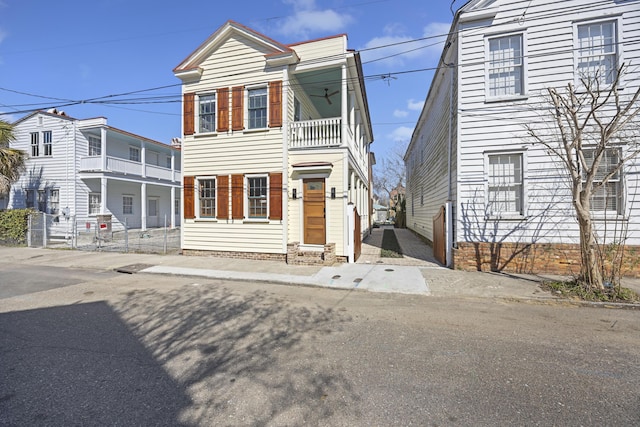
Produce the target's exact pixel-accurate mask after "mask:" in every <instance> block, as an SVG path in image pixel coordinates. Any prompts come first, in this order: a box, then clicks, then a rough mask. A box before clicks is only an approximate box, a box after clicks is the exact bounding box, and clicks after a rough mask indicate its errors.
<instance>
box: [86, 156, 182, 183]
mask: <svg viewBox="0 0 640 427" xmlns="http://www.w3.org/2000/svg"><path fill="white" fill-rule="evenodd" d="M80 171H99V172H117V173H124V174H127V175H135V176H142V164H141V163H139V162H133V161H131V160H127V159H122V158H119V157H110V156H107V168H106V170H104V168H103V167H102V157H100V156H88V157H82V158H80ZM175 172H177V173H179V172H180V171H178V170H176V171H175ZM145 176H147V177H149V178H158V179H165V180H167V181H173V180H175V175H174V172H173V171H172V170H171V169H169V168H163V167H162V166H156V165H145Z"/></svg>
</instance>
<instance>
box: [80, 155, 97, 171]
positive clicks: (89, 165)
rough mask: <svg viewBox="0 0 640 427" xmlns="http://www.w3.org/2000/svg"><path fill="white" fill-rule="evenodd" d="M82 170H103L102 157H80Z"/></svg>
mask: <svg viewBox="0 0 640 427" xmlns="http://www.w3.org/2000/svg"><path fill="white" fill-rule="evenodd" d="M80 170H81V171H99V170H102V157H100V156H89V157H82V158H81V159H80Z"/></svg>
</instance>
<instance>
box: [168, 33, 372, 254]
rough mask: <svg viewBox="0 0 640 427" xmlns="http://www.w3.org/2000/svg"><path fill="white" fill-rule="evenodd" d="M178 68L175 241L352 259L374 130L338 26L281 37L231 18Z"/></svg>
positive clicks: (186, 245)
mask: <svg viewBox="0 0 640 427" xmlns="http://www.w3.org/2000/svg"><path fill="white" fill-rule="evenodd" d="M174 73H175V75H176V76H177V77H178V78H179V79H181V80H182V82H183V84H182V92H183V129H182V130H183V132H182V133H183V144H182V164H183V175H184V185H183V192H184V209H183V213H184V221H183V225H182V248H183V251H184V252H185V253H187V254H188V253H199V252H202V253H207V254H218V255H223V256H240V257H247V258H259V259H278V260H286V261H287V262H289V263H310V262H318V263H325V264H328V263H332V262H335V261H336V260H338V261H339V260H343V261H347V260H348V261H353V260H355V258H356V257H357V255H358V250H359V244H360V242H361V240H362V235H363V234H364V233H365V232H366V231H367V230H368V228H369V227H370V199H371V197H370V190H369V187H370V184H369V176H370V152H369V146H370V144H371V142H372V141H373V135H372V130H371V124H370V120H369V112H368V107H367V98H366V92H365V88H364V83H363V79H362V67H361V63H360V57H359V55H358V54H357V53H356V52H353V51H351V50H348V49H347V37H346V35H339V36H334V37H328V38H325V39H320V40H312V41H307V42H302V43H296V44H293V45H283V44H281V43H278V42H277V41H274V40H272V39H270V38H268V37H266V36H264V35H262V34H260V33H258V32H256V31H254V30H252V29H250V28H247V27H245V26H243V25H240V24H238V23H236V22H232V21H229V22H227V23H225V24H224V25H223V26H222V27H221V28H219V29H218V30H217V31H216V32H215V33H213V35H211V36H210V37H209V38H208V39H207V40H205V42H204V43H203V44H202V45H200V46H199V47H198V48H197V49H196V50H195V51H194V52H193V53H191V54H190V55H189V56H188V57H187V58H186V59H185V60H184V61H183V62H182V63H180V65H178V66H177V67H176V68H175V69H174ZM371 157H372V156H371Z"/></svg>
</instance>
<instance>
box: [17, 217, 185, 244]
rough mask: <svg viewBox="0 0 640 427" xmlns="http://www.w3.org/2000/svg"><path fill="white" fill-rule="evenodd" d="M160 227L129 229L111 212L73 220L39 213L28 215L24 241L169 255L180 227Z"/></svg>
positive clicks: (165, 222) (175, 242)
mask: <svg viewBox="0 0 640 427" xmlns="http://www.w3.org/2000/svg"><path fill="white" fill-rule="evenodd" d="M164 224H165V226H164V227H157V228H148V229H146V230H141V229H135V228H129V227H128V225H127V223H126V221H125V222H120V221H113V220H112V218H111V215H98V216H97V217H96V218H95V219H94V218H91V219H89V220H77V219H76V218H75V217H73V216H72V217H67V218H65V217H62V216H57V215H49V214H44V213H41V212H38V213H34V214H32V215H31V216H30V217H29V229H28V233H27V244H28V246H30V247H44V248H48V247H60V248H63V247H66V248H71V249H78V250H83V251H109V252H134V253H157V254H172V253H178V252H179V251H180V229H178V228H173V229H172V228H169V227H168V226H167V225H166V224H167V218H165V221H164Z"/></svg>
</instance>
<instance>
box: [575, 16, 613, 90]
mask: <svg viewBox="0 0 640 427" xmlns="http://www.w3.org/2000/svg"><path fill="white" fill-rule="evenodd" d="M620 18H621V17H620V16H619V15H617V16H602V17H598V18H587V19H581V20H576V21H573V47H574V49H573V75H574V78H573V80H574V84H575V86H576V87H582V82H581V81H580V74H579V73H578V63H579V62H580V52H579V40H580V39H579V37H578V27H581V26H584V25H594V24H603V23H607V22H611V23H613V24H614V26H615V29H614V31H613V34H614V35H615V37H616V42H615V44H614V46H615V55H616V60H615V64H614V68H615V70H616V73H617V69H618V66H619V65H620V64H622V63H623V62H624V55H623V53H624V51H623V47H624V40H623V32H622V25H621V22H620ZM614 79H615V78H614ZM623 79H624V76H621V78H620V82H619V86H620V87H622V86H623V84H622V80H623ZM610 86H611V84H610V83H605V85H604V87H605V88H607V87H610Z"/></svg>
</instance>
